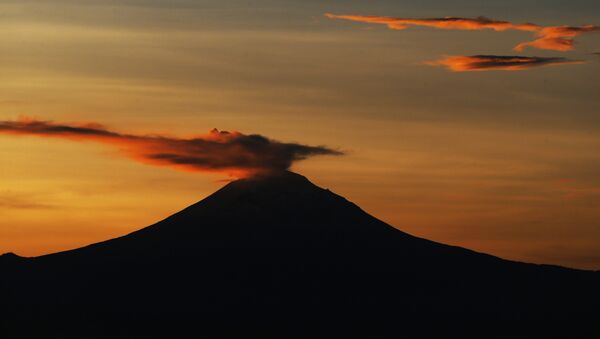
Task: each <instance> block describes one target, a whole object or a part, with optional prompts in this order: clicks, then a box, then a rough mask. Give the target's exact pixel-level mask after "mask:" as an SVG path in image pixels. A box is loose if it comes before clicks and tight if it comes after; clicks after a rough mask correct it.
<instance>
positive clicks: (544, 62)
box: [426, 55, 583, 72]
mask: <svg viewBox="0 0 600 339" xmlns="http://www.w3.org/2000/svg"><path fill="white" fill-rule="evenodd" d="M581 63H583V61H581V60H571V59H567V58H546V57H525V56H506V55H473V56H449V57H446V58H443V59H441V60H437V61H430V62H426V64H427V65H431V66H445V67H446V68H448V69H449V70H451V71H453V72H472V71H522V70H526V69H530V68H534V67H541V66H556V65H568V64H581Z"/></svg>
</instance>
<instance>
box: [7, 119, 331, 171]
mask: <svg viewBox="0 0 600 339" xmlns="http://www.w3.org/2000/svg"><path fill="white" fill-rule="evenodd" d="M0 133H3V134H10V135H34V136H39V137H48V138H61V139H68V140H73V141H92V142H98V143H103V144H107V145H111V146H113V147H116V148H118V149H119V150H120V151H121V152H122V153H123V154H125V155H126V156H128V157H130V158H132V159H134V160H137V161H139V162H142V163H145V164H149V165H156V166H165V167H170V168H174V169H178V170H184V171H192V172H224V173H227V174H229V175H231V176H234V177H246V176H252V175H260V174H268V173H271V172H274V171H281V170H286V169H288V168H289V167H290V166H291V165H292V163H293V162H295V161H299V160H303V159H306V158H308V157H312V156H315V155H341V154H342V152H340V151H337V150H333V149H330V148H328V147H325V146H308V145H303V144H298V143H284V142H279V141H276V140H272V139H269V138H267V137H264V136H262V135H258V134H251V135H246V134H242V133H240V132H226V131H218V130H216V129H213V130H212V131H210V132H209V133H208V134H204V135H201V136H196V137H193V138H187V139H186V138H175V137H168V136H161V135H133V134H124V133H119V132H115V131H112V130H109V129H107V128H106V127H104V126H102V125H100V124H97V123H86V124H59V123H54V122H51V121H41V120H35V119H27V118H25V119H20V120H16V121H0Z"/></svg>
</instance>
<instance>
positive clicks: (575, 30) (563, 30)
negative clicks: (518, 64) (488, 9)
mask: <svg viewBox="0 0 600 339" xmlns="http://www.w3.org/2000/svg"><path fill="white" fill-rule="evenodd" d="M598 31H600V26H594V25H586V26H554V27H545V28H543V29H541V30H540V31H539V32H538V33H537V35H538V36H539V38H538V39H536V40H534V41H530V42H523V43H520V44H518V45H517V47H515V50H516V51H523V50H525V48H527V47H534V48H539V49H548V50H553V51H561V52H566V51H571V50H573V49H575V40H574V38H575V37H577V36H579V35H582V34H585V33H591V32H598Z"/></svg>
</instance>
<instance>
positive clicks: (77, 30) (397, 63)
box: [0, 0, 600, 269]
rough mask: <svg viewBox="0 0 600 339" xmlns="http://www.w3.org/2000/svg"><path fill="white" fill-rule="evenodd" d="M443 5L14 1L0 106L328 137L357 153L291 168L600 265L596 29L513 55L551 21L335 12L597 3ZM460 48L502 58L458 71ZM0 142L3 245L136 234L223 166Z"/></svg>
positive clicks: (533, 249)
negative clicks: (446, 20) (197, 168)
mask: <svg viewBox="0 0 600 339" xmlns="http://www.w3.org/2000/svg"><path fill="white" fill-rule="evenodd" d="M432 3H438V4H439V6H434V5H432V4H429V5H427V6H426V5H420V4H416V3H414V2H410V3H409V2H406V3H402V4H400V3H398V2H397V1H369V2H348V3H339V2H331V1H322V2H315V3H313V2H294V1H288V0H285V1H282V2H281V3H279V2H277V3H272V2H266V1H265V2H264V3H263V5H261V6H251V7H249V6H248V5H244V3H243V2H238V1H232V2H231V3H228V4H227V5H225V4H222V3H221V2H217V1H207V2H203V3H202V4H198V3H196V2H187V1H176V2H174V3H173V5H172V6H168V7H165V6H162V5H161V4H160V2H157V1H150V0H149V1H146V2H133V1H132V2H130V1H119V2H117V1H115V2H112V1H107V2H103V3H100V2H98V3H97V4H95V3H94V2H90V3H89V4H87V3H86V4H85V5H84V4H81V3H80V2H77V1H67V0H62V1H57V2H56V3H53V4H52V5H50V4H47V3H44V2H37V1H31V2H29V1H28V2H22V1H6V2H3V3H2V4H0V11H1V12H2V13H3V17H2V19H0V37H1V39H2V41H3V45H2V46H1V47H0V121H15V120H17V119H18V118H19V117H21V116H27V117H31V118H35V119H39V120H42V121H50V120H51V121H54V122H56V123H72V122H96V123H101V124H104V125H106V126H107V127H106V128H108V129H110V130H111V131H118V132H119V133H124V134H128V135H146V134H148V133H152V134H154V133H156V134H161V135H165V136H169V137H172V138H178V139H181V138H183V139H189V138H193V137H194V136H198V135H206V133H207V131H210V130H211V129H212V128H218V129H219V130H227V131H240V132H241V133H244V135H248V134H260V135H263V136H265V137H267V138H269V139H272V140H277V141H280V142H283V143H299V144H303V145H311V146H319V145H325V146H327V147H330V148H332V149H334V150H343V151H344V152H345V153H346V154H345V155H344V156H334V157H315V158H311V159H308V160H306V161H303V162H298V163H296V164H294V165H293V167H292V169H294V170H296V171H298V172H300V173H302V174H304V175H306V176H308V177H309V178H310V179H311V180H313V181H314V182H315V183H316V184H319V185H321V186H323V187H327V188H330V189H332V190H333V191H335V192H336V193H338V194H341V195H343V196H345V197H346V198H348V199H349V200H351V201H353V202H355V203H357V204H359V205H360V206H361V207H363V208H364V209H365V210H367V211H368V212H369V213H371V214H373V215H374V216H376V217H379V218H381V219H383V220H385V221H387V222H389V223H391V224H393V225H395V226H396V227H398V228H400V229H402V230H404V231H407V232H409V233H412V234H414V235H417V236H421V237H426V238H429V239H432V240H435V241H440V242H445V243H450V244H454V245H460V246H465V247H469V248H472V249H475V250H478V251H484V252H488V253H492V254H495V255H499V256H502V257H505V258H509V259H516V260H526V261H532V262H544V263H556V264H563V265H569V266H575V267H582V268H596V269H598V268H600V246H599V245H600V222H599V221H598V220H600V174H599V173H600V155H599V154H598V151H597V150H598V149H600V119H599V118H598V116H597V114H596V112H600V101H599V100H598V98H597V96H598V95H597V82H598V74H600V62H598V58H597V56H595V55H592V54H593V53H595V52H598V50H599V49H600V33H591V32H590V33H586V34H578V35H576V36H575V35H568V34H567V35H565V34H566V33H564V32H563V33H561V34H563V35H561V36H562V37H565V36H566V37H570V38H574V39H575V43H574V45H573V46H574V47H573V48H568V49H563V50H560V49H555V50H548V49H542V50H540V49H538V48H524V49H523V50H522V51H514V50H513V48H515V46H516V45H518V44H519V43H523V42H527V41H536V39H543V38H544V36H545V37H548V34H546V35H541V32H543V31H540V32H538V33H539V34H537V33H535V32H531V31H526V30H504V31H495V30H493V29H486V30H459V29H435V27H429V26H428V27H423V26H415V27H410V28H409V29H403V30H390V29H388V28H387V27H386V26H385V25H373V24H369V23H366V22H356V21H348V20H332V19H331V18H328V17H326V16H325V15H324V14H325V13H336V14H353V15H373V16H381V17H394V18H410V19H413V20H420V19H423V18H443V17H448V16H456V17H463V18H478V17H479V16H485V17H487V18H491V19H490V20H497V21H503V22H510V23H527V22H532V23H535V24H536V25H540V27H555V28H556V27H561V26H563V25H568V26H569V27H570V26H573V27H584V26H585V25H595V24H598V22H597V18H598V17H600V15H599V14H600V6H599V5H598V4H591V3H590V2H584V1H575V2H574V3H570V4H569V5H568V6H567V5H553V6H547V7H545V8H543V9H542V8H540V6H539V5H536V4H535V2H532V1H529V2H528V1H525V2H522V1H521V2H517V1H512V0H510V1H505V2H502V6H507V7H506V8H508V9H506V10H501V9H499V8H496V7H493V6H487V7H486V6H483V5H481V3H480V2H475V1H466V0H465V1H455V2H453V6H452V9H451V10H448V6H447V5H444V4H447V2H442V1H432ZM499 3H500V2H499ZM503 8H505V7H503ZM509 9H514V10H509ZM413 26H414V25H413ZM570 38H569V39H570ZM528 47H536V46H533V45H532V46H528ZM477 56H478V57H481V56H495V57H505V56H519V57H522V58H521V59H518V60H519V61H520V62H521V61H524V62H526V63H527V64H528V65H532V64H533V65H536V66H541V65H548V64H549V63H550V64H552V63H553V62H554V63H555V64H556V65H555V67H524V66H514V65H512V64H511V65H506V64H498V60H500V61H501V62H504V63H505V62H506V60H513V59H506V58H495V59H494V58H492V59H490V58H489V57H488V58H484V59H483V61H484V63H481V62H482V59H481V58H479V59H477V58H475V59H473V58H474V57H477ZM452 57H455V58H459V59H458V60H459V61H461V62H463V64H464V62H467V66H468V67H476V68H477V70H481V67H487V68H494V71H493V72H491V71H480V72H450V71H449V70H448V69H447V68H449V69H450V70H452V68H451V64H450V61H448V60H450V59H448V58H452ZM435 60H437V61H438V63H441V62H442V61H444V60H446V61H447V63H446V64H444V63H441V64H438V66H444V67H432V66H431V63H432V61H435ZM549 60H550V61H549ZM511 62H512V61H511ZM434 63H435V62H434ZM574 63H577V64H574ZM473 65H475V66H473ZM506 67H508V68H511V67H512V68H514V67H517V68H519V69H517V71H511V72H506V71H504V69H502V68H506ZM487 68H486V69H485V70H487ZM498 68H500V69H498ZM455 70H456V69H455ZM0 156H1V157H2V159H3V160H2V161H1V162H0V178H1V180H0V252H8V251H13V252H16V253H18V254H21V255H39V254H44V253H49V252H53V251H58V250H64V249H69V248H74V247H77V246H82V245H85V244H89V243H91V242H95V241H100V240H104V239H107V238H111V237H115V236H119V235H122V234H124V233H128V232H131V231H133V230H136V229H139V228H141V227H143V226H147V225H149V224H151V223H153V222H155V221H157V220H160V219H162V218H164V217H166V216H168V215H169V214H171V213H174V212H176V211H178V210H180V209H182V208H184V207H185V206H187V205H189V204H192V203H194V202H196V201H198V200H200V199H202V198H203V197H205V196H206V195H208V194H210V193H211V192H213V191H214V190H216V189H218V188H219V187H220V186H221V185H223V182H221V180H223V179H227V178H228V176H227V175H226V174H224V173H221V172H217V173H205V172H202V173H189V172H181V171H177V170H173V169H172V168H169V167H162V166H160V167H156V166H149V165H148V164H146V163H144V162H137V161H132V159H130V157H127V156H123V153H122V152H121V150H120V149H118V148H113V147H109V146H107V145H103V144H98V143H93V142H92V143H90V142H84V143H80V142H72V141H71V140H66V139H59V138H51V139H49V138H40V137H33V136H18V137H17V136H14V135H8V134H2V133H0ZM134 160H135V159H134Z"/></svg>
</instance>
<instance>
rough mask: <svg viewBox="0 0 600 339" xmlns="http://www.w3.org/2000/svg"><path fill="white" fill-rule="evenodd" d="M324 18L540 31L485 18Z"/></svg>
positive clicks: (397, 26)
mask: <svg viewBox="0 0 600 339" xmlns="http://www.w3.org/2000/svg"><path fill="white" fill-rule="evenodd" d="M325 16H326V17H328V18H330V19H343V20H350V21H358V22H366V23H372V24H384V25H387V26H388V28H390V29H395V30H403V29H406V28H408V27H409V26H425V27H434V28H439V29H458V30H470V31H472V30H483V29H492V30H494V31H498V32H501V31H506V30H510V29H512V30H519V31H527V32H536V31H538V30H540V29H541V27H540V26H538V25H535V24H530V23H524V24H513V23H510V22H508V21H497V20H492V19H488V18H485V17H478V18H474V19H471V18H459V17H445V18H431V19H409V18H394V17H388V16H374V15H336V14H331V13H326V14H325Z"/></svg>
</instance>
